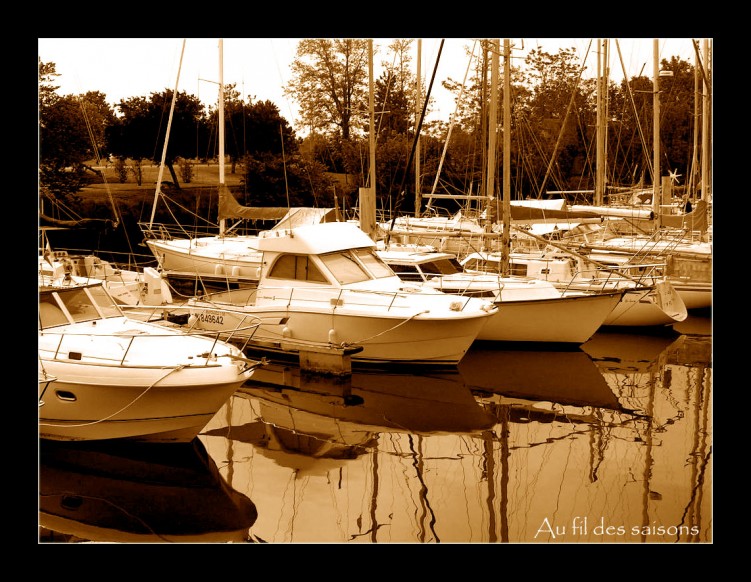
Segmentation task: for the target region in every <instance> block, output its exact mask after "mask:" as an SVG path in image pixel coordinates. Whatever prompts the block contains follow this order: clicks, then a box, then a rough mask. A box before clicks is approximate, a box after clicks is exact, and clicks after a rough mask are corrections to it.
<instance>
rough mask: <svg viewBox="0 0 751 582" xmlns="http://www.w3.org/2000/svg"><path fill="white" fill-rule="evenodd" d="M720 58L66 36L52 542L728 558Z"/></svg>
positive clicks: (47, 128) (42, 497)
mask: <svg viewBox="0 0 751 582" xmlns="http://www.w3.org/2000/svg"><path fill="white" fill-rule="evenodd" d="M712 51H713V39H711V38H677V37H675V38H674V37H670V38H626V39H618V38H500V39H492V38H226V39H225V38H195V39H193V38H186V39H181V38H39V39H38V66H39V87H38V165H39V174H38V192H39V203H38V251H39V252H38V259H39V272H38V279H39V288H38V322H39V324H38V325H39V328H38V329H39V333H38V344H37V345H38V394H39V408H38V489H39V495H38V503H39V505H38V539H37V543H38V545H48V544H56V545H60V544H154V543H168V544H238V543H239V544H243V543H245V544H247V543H260V544H337V545H345V544H348V545H352V544H360V545H362V544H366V545H371V544H388V545H391V544H440V543H443V544H446V543H448V544H452V545H460V544H470V545H479V544H484V545H488V544H498V543H507V544H525V545H536V544H543V545H560V544H597V545H602V544H641V545H645V544H649V545H654V544H701V545H707V544H713V543H714V534H713V512H714V503H713V462H712V449H713V427H712V425H713V393H712V391H711V389H712V368H713V365H712V363H713V344H712V336H713V318H712V311H713V306H712V302H713V299H712V297H713V291H712V284H713V283H712V281H713V276H712V272H713V271H712V232H713V229H712V223H713V219H712V217H713V203H712V184H713V181H712V151H713V146H712V111H713V103H712V86H713V83H712V72H713V67H712V60H713V56H712Z"/></svg>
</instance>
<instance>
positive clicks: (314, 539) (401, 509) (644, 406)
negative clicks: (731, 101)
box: [40, 317, 713, 544]
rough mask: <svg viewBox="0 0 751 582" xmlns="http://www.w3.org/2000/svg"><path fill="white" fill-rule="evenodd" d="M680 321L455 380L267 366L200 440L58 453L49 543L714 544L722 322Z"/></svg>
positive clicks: (472, 364) (463, 369) (508, 355)
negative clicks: (675, 330)
mask: <svg viewBox="0 0 751 582" xmlns="http://www.w3.org/2000/svg"><path fill="white" fill-rule="evenodd" d="M679 329H680V331H681V332H682V333H681V334H672V335H662V334H660V335H655V334H650V335H644V334H633V333H629V334H623V333H607V332H598V333H597V334H596V335H595V336H594V337H593V338H592V340H590V341H589V342H587V343H586V344H584V346H582V349H581V350H571V351H526V350H507V349H498V347H497V346H492V345H480V344H476V345H475V346H473V347H472V349H471V350H470V352H469V353H468V354H467V356H466V357H465V358H464V360H463V361H462V363H461V365H460V366H459V369H458V370H457V371H455V372H446V373H421V372H419V371H417V370H415V371H414V372H411V373H383V372H381V373H365V372H359V371H355V372H354V373H353V375H352V378H351V381H341V380H338V381H334V380H331V379H323V378H320V377H309V376H306V375H305V374H301V373H300V371H299V369H297V368H295V367H289V366H287V367H285V366H282V365H276V364H274V365H269V366H267V367H265V368H261V369H259V370H258V371H257V372H256V374H255V375H254V377H253V378H252V379H251V381H250V382H249V383H247V384H246V386H244V387H243V388H242V389H241V390H240V391H238V392H237V393H235V395H234V396H233V397H232V398H231V399H230V400H229V401H228V402H227V403H226V404H225V405H224V407H223V408H222V409H221V410H220V411H219V412H218V413H217V415H216V416H215V417H214V418H213V419H212V421H211V422H210V423H209V425H208V426H207V427H206V429H205V430H204V431H203V433H202V435H201V436H200V437H199V439H197V441H195V442H194V443H193V444H191V445H187V446H186V447H182V446H178V448H177V449H173V448H171V447H175V445H167V447H168V448H169V452H164V448H163V447H162V449H160V448H159V447H151V446H148V445H142V446H141V447H140V449H139V450H138V451H136V452H132V451H129V452H128V453H127V454H126V453H121V452H118V451H117V450H114V451H113V450H112V449H113V448H112V447H109V446H104V447H99V450H96V451H95V452H94V453H91V452H90V451H87V452H86V453H85V454H84V453H81V452H80V451H76V452H74V453H71V452H70V449H71V448H74V449H75V447H71V446H69V445H57V446H55V447H52V448H53V450H52V452H49V451H46V450H45V449H44V448H43V450H42V454H41V456H40V462H41V474H40V490H41V494H40V525H41V526H44V527H40V541H42V542H79V541H85V540H93V541H118V542H142V541H168V542H193V543H196V542H204V541H212V542H243V541H246V542H269V543H342V544H344V543H348V544H352V543H365V544H367V543H390V544H393V543H497V542H510V543H709V542H712V525H713V519H712V512H713V505H712V501H713V499H712V497H713V496H712V394H711V387H712V363H711V360H712V347H711V321H710V320H709V319H708V318H702V317H692V318H691V319H690V320H687V322H684V324H682V325H681V327H680V328H679ZM174 451H180V452H181V454H180V455H176V454H175V452H174ZM86 455H94V456H93V457H91V458H88V457H87V456H86ZM178 457H182V458H183V462H181V463H179V462H178V460H177V458H178ZM185 459H187V461H186V460H185ZM92 466H96V467H97V469H96V471H92V470H91V467H92ZM199 485H200V486H199ZM63 493H64V494H63ZM93 500H97V501H98V503H94V501H93Z"/></svg>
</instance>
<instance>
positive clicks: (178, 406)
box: [39, 362, 249, 442]
mask: <svg viewBox="0 0 751 582" xmlns="http://www.w3.org/2000/svg"><path fill="white" fill-rule="evenodd" d="M45 368H46V369H47V370H48V371H52V370H54V374H55V375H56V376H58V380H56V381H54V382H52V384H50V385H49V387H48V388H46V390H44V391H43V392H42V393H40V408H39V436H40V437H41V438H43V439H49V440H61V441H89V440H109V439H129V440H137V441H144V442H189V441H191V440H192V439H193V438H194V437H196V436H197V435H198V434H199V433H200V432H201V430H202V429H203V427H204V426H206V424H207V423H208V422H209V421H210V420H211V418H212V417H213V416H214V414H216V411H217V410H219V408H221V406H222V405H223V404H224V402H226V401H227V400H228V399H229V397H230V396H232V394H233V393H234V392H235V390H237V389H238V388H239V387H240V386H241V385H242V384H243V383H244V382H245V379H246V375H242V376H237V377H236V378H235V379H234V380H232V381H230V382H223V383H210V384H205V383H204V384H198V385H175V384H174V383H169V384H167V385H163V386H161V385H158V381H159V380H158V379H157V378H156V377H155V376H154V375H152V376H151V377H152V378H154V384H155V385H150V384H148V383H147V382H144V381H143V376H141V379H140V380H135V379H134V380H133V381H132V382H131V383H130V384H129V385H117V386H115V385H112V384H107V383H103V382H102V381H101V379H99V380H98V379H97V377H96V376H95V375H93V374H92V375H91V376H90V379H89V381H88V383H87V382H86V380H85V379H84V376H85V375H84V374H81V373H80V372H79V373H76V374H75V377H76V379H75V380H73V381H70V380H64V379H60V378H66V377H69V373H68V370H67V369H66V366H65V365H61V366H55V365H54V363H52V364H51V363H50V362H46V363H45ZM160 376H161V377H163V376H164V373H163V372H162V374H161V375H160ZM248 377H249V375H248Z"/></svg>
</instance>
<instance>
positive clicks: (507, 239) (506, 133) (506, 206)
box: [496, 38, 511, 276]
mask: <svg viewBox="0 0 751 582" xmlns="http://www.w3.org/2000/svg"><path fill="white" fill-rule="evenodd" d="M497 62H498V57H496V64H497ZM510 254H511V45H510V43H509V39H507V38H504V39H503V233H502V237H501V261H502V263H501V269H502V272H503V275H504V276H506V275H508V272H509V255H510Z"/></svg>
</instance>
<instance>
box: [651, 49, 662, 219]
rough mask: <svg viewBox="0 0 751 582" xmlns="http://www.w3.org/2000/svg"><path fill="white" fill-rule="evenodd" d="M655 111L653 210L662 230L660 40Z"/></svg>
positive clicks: (656, 53)
mask: <svg viewBox="0 0 751 582" xmlns="http://www.w3.org/2000/svg"><path fill="white" fill-rule="evenodd" d="M653 45H654V46H653V53H654V54H653V61H654V62H653V65H654V73H653V80H652V84H653V88H652V90H653V91H654V96H653V98H652V99H653V102H654V105H653V109H654V118H653V119H654V121H653V132H652V210H653V212H654V215H655V228H660V55H659V52H660V50H659V49H660V47H659V40H658V39H654V43H653Z"/></svg>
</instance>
